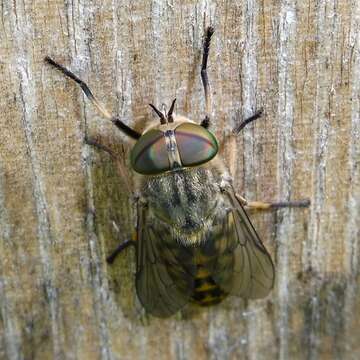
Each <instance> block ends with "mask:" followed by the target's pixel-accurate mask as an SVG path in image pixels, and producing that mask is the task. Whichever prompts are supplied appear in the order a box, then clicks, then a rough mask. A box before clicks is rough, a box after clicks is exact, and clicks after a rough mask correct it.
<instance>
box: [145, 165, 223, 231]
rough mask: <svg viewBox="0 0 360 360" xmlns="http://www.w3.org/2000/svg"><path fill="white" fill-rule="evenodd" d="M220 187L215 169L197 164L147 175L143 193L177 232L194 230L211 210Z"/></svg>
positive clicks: (154, 212)
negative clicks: (192, 166)
mask: <svg viewBox="0 0 360 360" xmlns="http://www.w3.org/2000/svg"><path fill="white" fill-rule="evenodd" d="M219 189H220V188H219V177H218V175H217V174H216V172H214V171H212V170H211V169H210V168H206V167H196V168H189V169H182V170H178V171H173V172H169V173H167V174H164V175H161V176H155V177H151V178H148V179H147V180H146V181H145V183H144V184H143V188H142V195H143V197H144V198H145V200H146V202H147V204H148V206H149V210H150V211H151V212H152V213H153V214H154V216H155V217H156V218H157V219H160V220H162V221H163V222H165V223H167V224H169V225H171V226H172V227H174V229H175V230H177V231H178V232H179V233H183V234H193V233H196V232H198V231H199V230H201V229H203V228H204V226H206V223H207V222H208V221H209V218H211V217H212V215H213V214H214V211H215V209H216V205H217V201H218V196H217V194H219Z"/></svg>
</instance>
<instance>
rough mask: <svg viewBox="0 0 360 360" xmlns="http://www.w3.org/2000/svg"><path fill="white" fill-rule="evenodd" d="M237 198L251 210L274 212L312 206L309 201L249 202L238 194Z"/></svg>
mask: <svg viewBox="0 0 360 360" xmlns="http://www.w3.org/2000/svg"><path fill="white" fill-rule="evenodd" d="M236 198H237V199H238V200H239V201H240V202H241V204H242V205H244V207H245V209H249V210H274V209H280V208H285V207H294V208H305V207H309V206H310V200H309V199H303V200H294V201H279V202H264V201H248V200H246V199H245V198H243V197H242V196H240V195H238V194H236Z"/></svg>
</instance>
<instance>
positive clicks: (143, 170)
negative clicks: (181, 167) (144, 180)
mask: <svg viewBox="0 0 360 360" xmlns="http://www.w3.org/2000/svg"><path fill="white" fill-rule="evenodd" d="M130 159H131V166H132V168H133V169H134V170H135V171H136V172H138V173H140V174H143V175H155V174H160V173H162V172H164V171H167V170H169V168H170V164H169V158H168V154H167V150H166V142H165V136H164V134H163V132H162V131H160V130H154V129H153V130H149V131H148V132H146V133H145V134H144V135H142V136H141V138H140V139H139V140H138V141H137V143H136V144H135V145H134V147H133V148H132V150H131V155H130Z"/></svg>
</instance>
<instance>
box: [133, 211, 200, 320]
mask: <svg viewBox="0 0 360 360" xmlns="http://www.w3.org/2000/svg"><path fill="white" fill-rule="evenodd" d="M151 220H152V223H150V221H149V219H148V214H147V210H146V209H143V210H140V212H139V219H138V242H137V271H136V290H137V294H138V297H139V300H140V302H141V303H142V305H143V307H144V308H145V310H146V311H147V312H149V313H151V314H152V315H154V316H159V317H167V316H170V315H172V314H174V313H175V312H177V311H178V310H180V309H181V308H182V307H183V306H184V305H185V304H186V303H187V302H188V301H189V299H190V297H191V295H192V293H193V288H194V273H195V265H194V261H193V258H194V255H193V249H192V248H187V247H184V246H181V245H180V244H179V243H178V242H177V241H176V238H175V237H174V235H173V232H172V229H171V228H170V227H168V226H166V225H164V224H162V223H160V222H158V221H156V219H154V218H152V219H151Z"/></svg>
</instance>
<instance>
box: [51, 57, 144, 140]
mask: <svg viewBox="0 0 360 360" xmlns="http://www.w3.org/2000/svg"><path fill="white" fill-rule="evenodd" d="M44 60H45V61H46V62H47V63H48V64H50V65H51V66H53V67H55V68H56V69H57V70H59V71H61V72H62V73H63V74H64V75H65V76H67V77H69V78H70V79H72V80H73V81H75V82H76V83H77V84H79V85H80V87H81V89H82V90H83V92H84V93H85V95H86V97H87V98H88V99H89V100H90V101H91V103H92V104H93V105H94V106H95V108H96V109H97V110H98V112H99V113H100V114H101V115H102V116H104V117H105V118H107V119H109V120H110V121H111V122H112V123H113V124H114V125H115V126H116V127H117V128H118V129H119V130H121V131H122V132H123V133H124V134H125V135H127V136H129V137H131V138H132V139H134V140H137V139H139V138H140V136H141V134H140V133H138V132H137V131H136V130H134V129H132V128H130V127H129V126H127V125H126V124H125V123H123V122H122V121H121V120H120V119H119V118H117V117H115V116H112V115H111V114H110V113H109V112H108V111H107V110H106V109H105V108H104V107H103V106H102V105H101V104H100V103H99V101H98V100H97V99H96V98H95V96H94V95H93V94H92V92H91V91H90V89H89V87H88V86H87V84H86V83H85V82H84V81H82V80H81V79H80V78H78V77H77V76H76V75H75V74H73V73H72V72H71V71H70V70H68V69H67V68H66V67H64V66H62V65H60V64H58V63H57V62H55V61H54V60H53V59H51V58H50V57H48V56H46V57H45V59H44Z"/></svg>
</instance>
